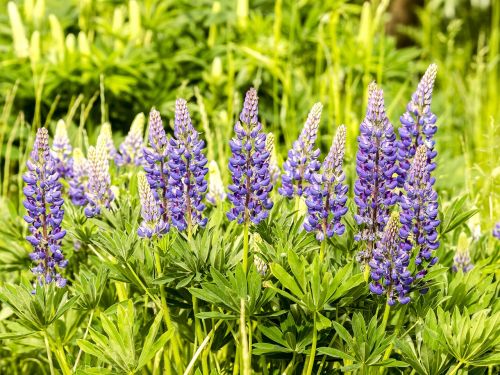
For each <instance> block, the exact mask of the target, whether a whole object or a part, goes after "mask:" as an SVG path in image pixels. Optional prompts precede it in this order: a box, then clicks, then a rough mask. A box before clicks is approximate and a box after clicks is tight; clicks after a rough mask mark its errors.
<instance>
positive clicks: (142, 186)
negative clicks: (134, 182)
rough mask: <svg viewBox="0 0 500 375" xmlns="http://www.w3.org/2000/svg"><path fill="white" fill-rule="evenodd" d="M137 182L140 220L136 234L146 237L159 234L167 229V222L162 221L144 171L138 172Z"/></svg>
mask: <svg viewBox="0 0 500 375" xmlns="http://www.w3.org/2000/svg"><path fill="white" fill-rule="evenodd" d="M138 182H139V198H140V200H141V216H142V222H141V225H140V226H139V229H138V230H137V234H138V235H139V237H147V238H151V237H153V236H161V235H162V234H163V233H165V232H167V231H168V224H166V223H165V222H164V221H163V218H162V216H161V213H160V209H159V207H158V202H157V201H156V199H155V197H154V194H153V191H152V190H151V187H150V186H149V183H148V179H147V178H146V175H145V174H144V172H141V173H139V175H138Z"/></svg>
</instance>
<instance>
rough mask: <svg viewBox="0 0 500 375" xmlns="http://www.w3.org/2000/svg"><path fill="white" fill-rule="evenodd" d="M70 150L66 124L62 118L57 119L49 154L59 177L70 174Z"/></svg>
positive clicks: (67, 176) (66, 176)
mask: <svg viewBox="0 0 500 375" xmlns="http://www.w3.org/2000/svg"><path fill="white" fill-rule="evenodd" d="M71 151H72V147H71V143H70V141H69V137H68V132H67V130H66V124H65V122H64V121H63V120H59V121H58V122H57V126H56V132H55V134H54V141H53V142H52V150H51V154H52V157H53V159H54V162H55V163H56V169H57V172H58V173H59V176H60V177H61V178H69V177H70V176H71V170H72V166H71V164H72V162H73V160H72V158H71Z"/></svg>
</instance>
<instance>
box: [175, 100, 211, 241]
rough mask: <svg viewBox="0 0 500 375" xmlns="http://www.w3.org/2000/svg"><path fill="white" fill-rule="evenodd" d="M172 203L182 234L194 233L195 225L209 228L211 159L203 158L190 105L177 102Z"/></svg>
mask: <svg viewBox="0 0 500 375" xmlns="http://www.w3.org/2000/svg"><path fill="white" fill-rule="evenodd" d="M169 146H170V147H169V151H168V155H169V161H168V167H169V178H168V187H167V189H168V195H167V197H168V199H169V200H170V215H171V220H172V224H173V225H174V226H175V227H176V228H177V229H179V230H185V229H188V231H191V229H192V228H193V227H194V226H195V225H200V226H202V227H203V226H205V224H206V223H207V218H203V217H202V214H203V210H204V209H205V204H204V203H203V202H202V200H203V197H204V195H205V193H206V191H207V187H208V184H207V181H206V179H205V176H206V174H207V173H208V168H206V164H207V158H206V156H205V155H204V154H203V148H204V147H205V142H203V140H201V139H200V138H199V133H198V132H197V131H196V130H195V129H194V127H193V124H192V122H191V117H190V116H189V111H188V108H187V102H186V101H185V100H184V99H177V101H176V103H175V124H174V137H173V138H171V139H170V143H169Z"/></svg>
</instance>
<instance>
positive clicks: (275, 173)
mask: <svg viewBox="0 0 500 375" xmlns="http://www.w3.org/2000/svg"><path fill="white" fill-rule="evenodd" d="M266 150H267V152H269V173H270V174H271V183H272V184H273V185H275V184H276V183H277V182H278V179H279V178H280V175H281V169H280V167H279V165H278V158H277V157H276V151H275V149H274V134H273V133H267V138H266Z"/></svg>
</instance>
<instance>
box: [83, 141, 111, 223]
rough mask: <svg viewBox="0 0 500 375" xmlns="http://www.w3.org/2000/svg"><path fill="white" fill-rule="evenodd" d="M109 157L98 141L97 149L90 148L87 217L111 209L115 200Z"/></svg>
mask: <svg viewBox="0 0 500 375" xmlns="http://www.w3.org/2000/svg"><path fill="white" fill-rule="evenodd" d="M107 155H108V151H107V148H106V144H105V143H104V142H99V140H98V142H97V145H96V146H95V147H94V146H90V147H89V151H88V163H89V170H88V183H87V190H86V192H85V197H86V198H87V201H88V203H87V207H85V210H84V211H85V215H86V216H87V217H94V216H96V215H99V214H100V213H101V209H102V208H103V207H105V208H109V207H110V205H111V202H112V201H113V199H114V194H113V192H112V190H111V176H110V174H109V160H108V158H107Z"/></svg>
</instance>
